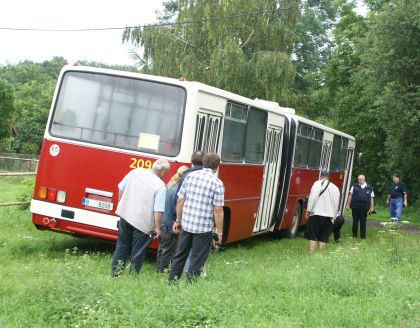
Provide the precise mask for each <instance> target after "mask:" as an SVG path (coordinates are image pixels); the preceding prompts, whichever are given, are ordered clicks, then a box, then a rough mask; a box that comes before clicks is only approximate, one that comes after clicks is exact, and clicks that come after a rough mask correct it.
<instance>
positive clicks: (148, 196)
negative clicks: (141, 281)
mask: <svg viewBox="0 0 420 328" xmlns="http://www.w3.org/2000/svg"><path fill="white" fill-rule="evenodd" d="M169 167H170V165H169V162H168V161H167V160H166V159H158V160H157V161H156V162H154V163H153V167H152V169H151V170H147V169H144V168H137V169H134V170H132V171H130V172H129V173H128V174H127V175H126V176H125V177H124V179H123V180H122V181H121V182H120V183H119V184H118V190H119V194H118V195H119V202H118V207H117V210H116V211H115V213H116V214H118V215H119V216H120V221H119V222H118V240H117V246H116V247H115V253H114V256H113V258H112V276H113V277H117V276H119V274H120V273H121V271H122V270H123V269H124V267H125V263H126V261H127V257H128V254H129V253H130V251H131V267H130V272H135V273H139V272H140V269H141V267H142V265H143V261H144V256H145V254H146V250H147V247H148V246H149V245H150V242H151V241H152V236H153V234H154V233H155V234H156V238H158V237H159V235H160V225H161V221H162V215H163V213H164V212H165V198H166V188H165V184H164V182H163V181H162V180H161V179H162V178H163V176H165V174H166V173H167V172H168V171H169Z"/></svg>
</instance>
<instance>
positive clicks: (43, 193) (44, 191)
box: [38, 187, 47, 199]
mask: <svg viewBox="0 0 420 328" xmlns="http://www.w3.org/2000/svg"><path fill="white" fill-rule="evenodd" d="M38 197H39V198H40V199H45V198H47V187H39V190H38Z"/></svg>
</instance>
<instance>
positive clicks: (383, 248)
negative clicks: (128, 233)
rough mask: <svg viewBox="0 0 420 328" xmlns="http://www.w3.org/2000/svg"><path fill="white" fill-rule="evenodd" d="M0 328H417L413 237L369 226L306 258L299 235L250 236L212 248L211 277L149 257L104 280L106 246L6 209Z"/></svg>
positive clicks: (0, 253) (418, 290)
mask: <svg viewBox="0 0 420 328" xmlns="http://www.w3.org/2000/svg"><path fill="white" fill-rule="evenodd" d="M0 222H1V223H2V225H3V227H4V229H1V230H0V295H1V300H0V313H2V315H1V316H0V326H1V327H24V326H26V327H418V326H419V325H420V297H419V296H420V284H419V283H418V272H419V250H420V242H419V238H418V236H417V235H412V234H401V235H400V236H399V243H400V244H399V254H400V257H399V258H398V259H397V260H396V259H395V257H394V256H393V254H394V253H393V252H394V244H393V242H392V239H391V237H390V235H388V234H387V233H386V232H378V231H376V230H371V229H368V239H367V240H366V241H364V242H362V241H360V240H357V239H352V238H350V236H349V235H350V227H349V225H348V224H345V225H344V229H343V237H342V242H341V243H340V244H329V245H328V247H327V250H326V251H325V252H323V253H316V254H314V255H308V254H307V252H306V241H305V240H304V239H303V238H302V237H298V238H296V239H294V240H286V239H276V238H273V237H270V236H264V237H259V238H255V239H252V240H248V241H244V242H241V243H238V244H236V245H232V246H229V247H228V248H227V249H226V250H225V251H223V252H218V253H216V254H212V255H211V257H210V258H209V260H208V265H207V269H208V277H207V278H205V279H199V281H198V282H197V283H195V284H192V285H186V283H185V282H184V280H183V279H181V282H180V284H179V285H177V286H168V284H167V275H165V274H163V275H158V274H157V273H156V270H155V258H154V256H153V255H152V254H149V256H148V257H147V260H146V263H145V265H144V267H143V269H142V272H141V273H140V274H139V275H128V274H126V275H123V276H122V277H120V278H118V279H115V278H111V277H110V264H111V256H112V252H113V249H114V247H113V245H108V244H104V243H99V242H95V241H91V240H84V239H76V238H73V237H69V236H65V235H59V234H53V233H49V232H41V231H37V230H35V228H34V227H33V225H32V224H31V222H30V214H29V212H28V211H27V210H19V209H17V208H11V207H8V208H1V209H0Z"/></svg>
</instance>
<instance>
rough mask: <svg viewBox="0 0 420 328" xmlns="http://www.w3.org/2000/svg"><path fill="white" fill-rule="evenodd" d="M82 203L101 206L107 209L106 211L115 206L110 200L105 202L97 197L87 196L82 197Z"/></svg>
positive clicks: (102, 208) (96, 206)
mask: <svg viewBox="0 0 420 328" xmlns="http://www.w3.org/2000/svg"><path fill="white" fill-rule="evenodd" d="M82 205H84V206H89V207H95V208H100V209H101V210H106V211H112V208H113V206H114V204H112V203H109V202H104V201H102V200H97V199H90V198H86V197H83V198H82Z"/></svg>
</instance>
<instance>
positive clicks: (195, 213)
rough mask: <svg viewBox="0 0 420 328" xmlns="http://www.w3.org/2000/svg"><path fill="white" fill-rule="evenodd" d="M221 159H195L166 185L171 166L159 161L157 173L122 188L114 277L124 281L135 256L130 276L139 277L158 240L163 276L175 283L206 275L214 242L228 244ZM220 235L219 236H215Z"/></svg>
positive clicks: (133, 176) (139, 174)
mask: <svg viewBox="0 0 420 328" xmlns="http://www.w3.org/2000/svg"><path fill="white" fill-rule="evenodd" d="M219 163H220V157H219V156H218V155H217V154H213V153H209V154H204V152H202V151H197V152H194V153H193V154H192V157H191V164H192V166H191V167H190V168H188V167H187V166H181V167H179V168H178V170H177V173H176V174H175V175H174V176H173V177H172V178H171V179H170V181H169V183H168V184H167V185H166V186H165V184H164V182H163V181H162V178H163V177H164V176H165V175H166V174H167V173H168V171H169V169H170V164H169V162H168V161H167V160H166V159H158V160H157V161H156V162H155V163H154V164H153V167H152V169H151V170H147V169H143V168H137V169H134V170H132V171H130V172H129V173H128V174H127V175H126V176H125V177H124V178H123V180H122V181H121V182H120V183H119V184H118V190H119V202H118V206H117V210H116V211H115V212H116V214H117V215H119V217H120V220H119V223H118V240H117V245H116V248H115V252H114V255H113V258H112V269H111V274H112V276H113V277H117V276H119V275H120V274H121V273H122V271H123V270H124V269H125V267H126V262H127V258H128V256H129V255H130V253H131V259H130V272H134V273H138V272H140V270H141V267H142V265H143V262H144V257H145V254H146V250H147V248H148V246H149V245H150V243H151V242H152V240H153V238H156V239H158V241H159V249H158V252H157V271H158V272H159V273H163V272H165V271H167V270H169V282H170V283H173V282H175V281H177V280H179V279H180V277H181V275H182V273H183V272H184V271H185V272H186V275H187V281H188V282H191V281H192V280H194V279H196V278H197V277H198V276H200V275H201V274H202V270H203V268H204V264H205V262H206V260H207V258H208V256H209V253H210V248H211V245H212V242H213V239H216V243H218V244H220V243H221V242H222V239H223V205H224V185H223V183H222V181H221V180H220V179H219V178H218V177H217V175H216V172H217V169H218V167H219ZM214 236H217V237H214Z"/></svg>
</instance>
